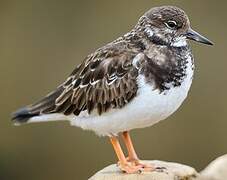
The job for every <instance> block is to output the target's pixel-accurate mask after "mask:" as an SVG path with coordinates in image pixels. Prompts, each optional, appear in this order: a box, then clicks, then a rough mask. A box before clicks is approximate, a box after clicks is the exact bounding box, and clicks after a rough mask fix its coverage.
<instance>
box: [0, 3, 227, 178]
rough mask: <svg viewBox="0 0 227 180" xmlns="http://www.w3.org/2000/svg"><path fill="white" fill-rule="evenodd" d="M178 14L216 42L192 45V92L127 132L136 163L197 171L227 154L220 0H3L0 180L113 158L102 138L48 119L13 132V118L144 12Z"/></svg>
mask: <svg viewBox="0 0 227 180" xmlns="http://www.w3.org/2000/svg"><path fill="white" fill-rule="evenodd" d="M169 4H171V5H176V6H179V7H181V8H183V9H184V10H185V11H186V12H187V14H188V15H189V17H190V19H191V23H192V26H193V27H194V29H195V30H197V31H199V32H200V33H202V34H204V35H206V36H207V37H209V38H210V39H211V40H212V41H214V42H215V46H214V47H208V46H202V45H199V44H194V43H193V51H194V55H195V58H196V75H195V79H194V83H193V86H192V89H191V92H190V95H189V97H188V99H187V100H186V102H185V103H184V104H183V106H182V107H181V108H180V109H179V110H178V112H177V113H175V114H174V115H173V116H171V117H170V118H168V120H166V121H163V122H161V123H159V124H157V125H155V126H153V127H150V128H146V129H140V130H135V131H133V132H132V136H133V139H134V143H135V146H136V149H137V151H138V154H139V155H140V157H142V158H143V159H160V160H167V161H175V162H181V163H185V164H188V165H190V166H193V167H195V168H197V169H198V170H201V169H202V168H203V167H205V166H206V165H207V164H208V162H210V161H211V160H213V159H214V158H216V157H217V156H220V155H222V154H225V153H227V141H226V139H227V119H226V117H227V116H226V114H227V110H226V107H227V98H226V97H227V95H226V92H227V83H226V82H227V76H226V74H227V73H226V66H227V60H226V52H227V51H226V50H227V49H226V46H227V42H226V33H227V21H226V17H227V11H226V6H227V1H212V0H206V1H205V0H204V1H201V0H200V1H196V0H191V1H188V0H181V1H174V0H173V1H170V0H169V1H151V0H140V1H132V0H124V1H122V0H121V1H120V0H115V1H104V0H99V1H98V0H93V1H84V0H83V1H82V0H65V1H52V0H20V1H18V0H14V1H13V0H1V1H0V59H1V61H0V63H1V64H0V74H1V75H0V82H1V83H0V87H1V93H0V96H1V97H0V99H1V101H0V107H1V113H0V118H1V121H0V179H1V180H27V179H32V180H41V179H42V180H50V179H54V180H63V179H65V180H75V179H87V178H88V177H90V176H91V175H92V174H94V173H95V172H96V171H98V170H99V169H101V168H103V167H104V166H106V165H108V164H111V163H113V162H115V161H116V158H115V154H114V152H113V150H112V147H111V145H110V143H109V141H108V139H107V138H99V137H97V136H96V135H94V133H92V132H88V131H82V130H81V129H79V128H76V127H70V126H69V124H68V123H67V122H66V123H64V122H51V123H44V124H32V125H25V126H20V127H15V126H13V125H12V123H11V122H10V113H11V112H12V111H14V110H15V109H17V108H18V107H21V106H23V105H26V104H30V103H32V102H34V101H36V100H38V99H39V98H40V97H42V96H43V95H46V94H47V93H48V92H49V91H51V90H53V89H54V88H55V87H56V86H57V85H58V84H59V83H61V82H63V81H64V80H65V78H66V76H67V75H68V74H69V73H70V72H71V71H72V70H73V69H74V67H75V66H76V65H77V64H78V63H79V62H81V61H82V60H83V58H84V57H85V56H86V55H87V54H89V53H91V52H92V51H94V50H95V49H96V48H98V47H100V46H102V45H105V44H106V43H107V42H110V41H112V40H114V39H116V38H117V37H119V36H120V35H122V34H124V33H125V32H127V31H129V30H130V29H131V28H132V27H133V26H134V25H135V23H136V22H137V20H138V18H139V17H140V16H141V15H142V14H143V13H144V12H145V11H146V10H148V9H150V8H151V7H154V6H160V5H169Z"/></svg>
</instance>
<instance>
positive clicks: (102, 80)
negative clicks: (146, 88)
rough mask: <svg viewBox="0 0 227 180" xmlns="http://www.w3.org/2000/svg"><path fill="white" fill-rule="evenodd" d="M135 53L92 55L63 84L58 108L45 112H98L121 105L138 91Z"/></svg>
mask: <svg viewBox="0 0 227 180" xmlns="http://www.w3.org/2000/svg"><path fill="white" fill-rule="evenodd" d="M134 56H135V55H134V54H133V53H132V54H130V55H129V53H128V52H126V51H121V52H120V53H119V51H118V52H114V51H110V50H108V51H106V52H99V51H97V52H96V53H95V54H93V55H91V56H89V57H88V58H87V59H86V61H85V62H84V63H82V64H81V65H79V66H78V67H77V68H76V69H75V70H74V71H73V73H72V74H71V76H70V77H69V78H68V79H67V80H66V81H65V83H64V84H63V85H62V87H63V88H64V90H63V91H62V93H61V94H60V95H59V96H58V97H57V98H56V101H55V107H54V109H47V110H45V111H43V113H51V112H58V113H59V112H61V113H64V114H65V115H69V114H72V113H73V114H75V115H79V114H80V112H81V111H84V110H87V111H88V112H89V113H90V112H91V111H93V110H97V112H98V114H102V113H103V112H106V111H107V110H108V109H110V108H121V107H123V106H124V105H125V104H127V103H128V102H129V101H130V100H131V99H132V98H133V97H134V96H135V94H136V92H137V83H136V77H137V75H138V72H137V70H136V69H135V68H134V67H133V66H132V59H133V57H134Z"/></svg>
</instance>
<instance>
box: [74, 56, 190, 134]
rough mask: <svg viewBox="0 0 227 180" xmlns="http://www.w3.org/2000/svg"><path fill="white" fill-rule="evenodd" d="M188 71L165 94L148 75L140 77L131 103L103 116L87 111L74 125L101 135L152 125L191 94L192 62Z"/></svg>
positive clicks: (75, 118) (165, 116)
mask: <svg viewBox="0 0 227 180" xmlns="http://www.w3.org/2000/svg"><path fill="white" fill-rule="evenodd" d="M187 74H188V75H187V77H186V78H185V79H184V81H183V83H182V84H181V86H179V87H175V88H172V89H170V90H167V91H166V92H163V93H161V94H160V92H159V91H158V90H153V89H152V87H151V86H150V85H149V84H147V83H145V81H144V77H142V76H139V77H138V84H139V89H138V93H137V96H136V97H135V98H134V99H133V100H132V101H131V102H130V103H129V104H128V105H126V106H125V107H123V108H122V109H116V110H112V111H110V112H107V113H104V114H102V115H101V116H98V115H90V116H88V115H87V113H86V112H84V114H82V115H80V116H79V117H74V118H73V120H72V121H71V124H72V125H75V126H79V127H81V128H83V129H87V130H92V131H95V132H96V133H97V134H99V135H116V134H118V133H119V132H122V131H127V130H131V129H136V128H143V127H148V126H152V125H153V124H155V123H157V122H159V121H161V120H163V119H165V118H167V117H168V116H170V115H171V114H172V113H173V112H175V111H176V110H177V109H178V108H179V106H180V105H181V104H182V102H183V101H184V99H185V98H186V97H187V94H188V91H189V89H190V86H191V82H192V76H193V70H192V64H191V61H189V63H188V67H187Z"/></svg>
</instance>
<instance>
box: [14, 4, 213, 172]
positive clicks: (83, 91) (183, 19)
mask: <svg viewBox="0 0 227 180" xmlns="http://www.w3.org/2000/svg"><path fill="white" fill-rule="evenodd" d="M188 40H194V41H196V42H200V43H203V44H207V45H213V42H211V41H210V40H208V39H207V38H206V37H204V36H202V35H201V34H199V33H198V32H196V31H195V30H193V29H192V27H191V25H190V21H189V18H188V16H187V14H186V13H185V12H184V10H182V9H180V8H178V7H175V6H160V7H154V8H151V9H150V10H148V11H147V12H145V14H144V15H142V16H141V17H140V18H139V20H138V21H137V23H136V25H135V26H134V27H133V28H132V30H130V31H129V32H128V33H126V34H124V35H122V36H121V37H119V38H117V39H116V40H114V41H112V42H110V43H108V44H106V45H104V46H103V47H101V48H98V49H97V50H95V51H94V52H93V53H91V54H90V55H88V56H87V57H85V58H84V60H83V61H82V63H81V64H79V65H78V66H76V68H75V69H74V70H73V72H72V73H71V74H70V75H69V76H68V78H67V79H66V80H65V81H64V82H63V83H61V84H60V85H59V86H58V87H57V88H56V89H55V90H54V91H52V92H51V93H49V94H48V95H47V96H45V97H43V98H41V100H39V101H37V102H35V103H33V104H31V105H28V106H25V107H24V108H21V109H19V110H17V111H16V112H14V113H13V114H12V121H13V123H14V124H15V125H21V124H26V123H33V122H46V121H58V120H65V121H69V123H70V124H71V125H72V126H77V127H80V128H82V129H84V130H90V131H94V132H95V133H96V134H97V135H99V136H106V137H109V139H110V142H111V144H112V146H113V149H114V151H115V153H116V155H117V158H118V165H119V168H120V170H121V171H123V172H125V173H128V174H131V173H138V172H141V171H142V172H143V171H154V170H155V169H156V167H155V166H154V165H151V164H146V163H144V162H143V161H141V160H140V159H139V157H138V155H137V153H136V151H135V148H134V146H133V143H132V139H131V137H130V134H129V132H130V131H131V130H133V129H137V128H145V127H149V126H152V125H154V124H156V123H158V122H160V121H161V120H164V119H166V118H168V117H169V116H170V115H172V114H173V113H174V112H175V111H176V110H177V109H178V108H179V107H180V106H181V104H182V103H183V101H184V100H185V99H186V97H187V95H188V92H189V89H190V87H191V84H192V80H193V74H194V58H193V54H192V50H191V47H190V43H189V41H188ZM119 138H122V139H123V142H124V144H125V146H126V150H127V156H126V155H125V154H124V152H123V150H122V148H121V144H120V142H119Z"/></svg>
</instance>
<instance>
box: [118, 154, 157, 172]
mask: <svg viewBox="0 0 227 180" xmlns="http://www.w3.org/2000/svg"><path fill="white" fill-rule="evenodd" d="M126 160H127V164H130V165H131V166H133V167H139V168H140V172H141V171H144V172H151V171H155V170H156V168H155V167H154V166H152V165H151V164H148V163H144V162H142V161H141V160H139V159H130V158H129V157H127V158H126ZM117 164H118V166H121V164H120V162H118V163H117Z"/></svg>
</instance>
